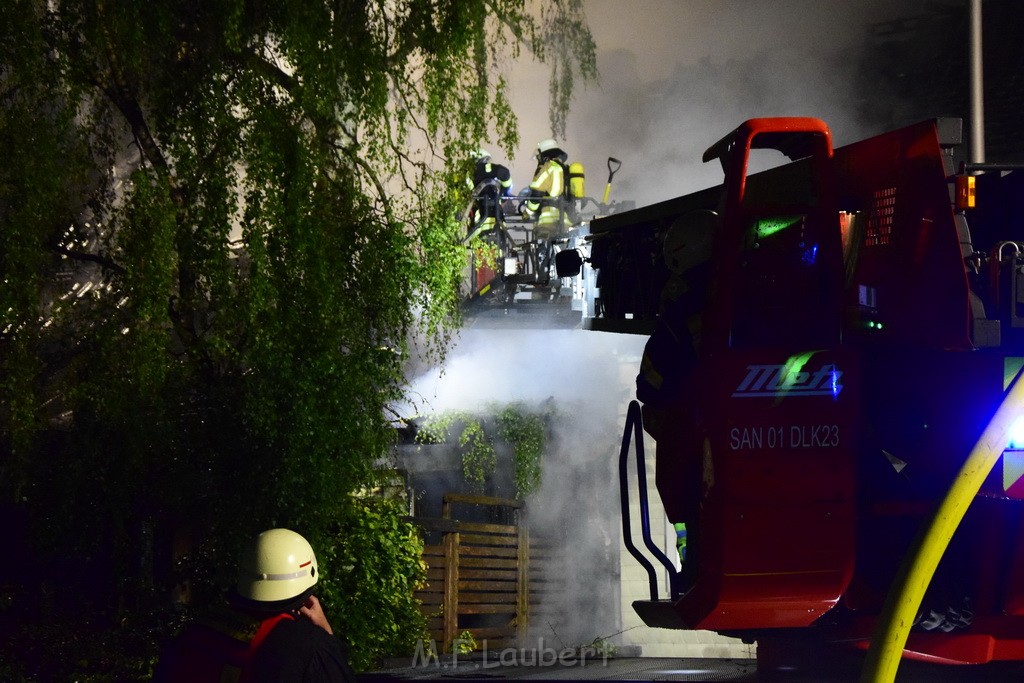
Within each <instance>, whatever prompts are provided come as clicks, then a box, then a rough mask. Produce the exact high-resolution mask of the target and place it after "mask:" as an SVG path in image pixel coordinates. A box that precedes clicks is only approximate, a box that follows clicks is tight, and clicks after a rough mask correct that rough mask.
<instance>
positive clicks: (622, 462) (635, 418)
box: [619, 401, 680, 601]
mask: <svg viewBox="0 0 1024 683" xmlns="http://www.w3.org/2000/svg"><path fill="white" fill-rule="evenodd" d="M631 429H632V432H633V436H634V439H633V440H634V441H635V442H636V448H635V450H636V475H637V486H638V488H639V494H640V528H641V535H642V536H643V539H644V545H645V546H646V547H647V550H649V551H650V553H651V554H652V555H654V557H655V558H657V559H658V561H659V562H661V564H662V565H664V566H665V568H666V569H668V575H669V586H668V588H669V595H670V596H671V598H672V600H675V599H676V598H677V597H679V593H680V591H679V573H678V572H677V571H676V568H675V566H674V565H673V564H672V562H671V561H670V560H669V559H668V557H666V556H665V553H663V552H662V551H661V549H659V548H658V546H656V545H655V544H654V540H653V539H652V538H651V520H650V504H649V502H648V499H647V468H646V465H645V462H644V437H643V416H642V413H641V412H640V404H639V403H638V402H637V401H630V403H629V407H628V408H627V409H626V427H625V429H624V430H623V432H622V449H621V450H620V451H619V495H620V498H621V504H622V538H623V540H624V542H625V544H626V549H627V550H629V554H630V555H632V556H633V557H634V558H636V561H637V562H639V563H640V564H641V565H642V566H643V568H644V569H646V570H647V578H648V581H649V582H650V588H651V600H652V601H654V600H657V599H658V576H657V572H656V571H655V569H654V565H653V564H651V562H650V560H648V559H647V558H646V557H644V554H643V553H642V552H641V551H640V549H639V548H637V547H636V546H635V545H633V532H632V529H631V524H630V521H629V483H628V459H629V444H630V430H631Z"/></svg>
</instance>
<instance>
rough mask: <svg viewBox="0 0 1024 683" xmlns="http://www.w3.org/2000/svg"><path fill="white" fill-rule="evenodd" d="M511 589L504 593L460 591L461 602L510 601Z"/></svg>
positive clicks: (489, 602)
mask: <svg viewBox="0 0 1024 683" xmlns="http://www.w3.org/2000/svg"><path fill="white" fill-rule="evenodd" d="M511 595H512V592H511V591H506V592H504V593H459V602H460V603H462V602H471V603H474V604H499V603H500V604H505V603H508V602H509V597H510V596H511Z"/></svg>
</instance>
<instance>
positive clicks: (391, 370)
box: [0, 0, 594, 609]
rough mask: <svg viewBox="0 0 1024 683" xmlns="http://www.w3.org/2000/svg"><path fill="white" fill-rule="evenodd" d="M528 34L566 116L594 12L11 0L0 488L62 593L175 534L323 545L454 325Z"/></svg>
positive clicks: (5, 51) (0, 297)
mask: <svg viewBox="0 0 1024 683" xmlns="http://www.w3.org/2000/svg"><path fill="white" fill-rule="evenodd" d="M523 48H525V49H526V50H527V51H529V52H532V53H533V54H535V55H537V56H540V57H546V58H548V60H549V61H550V62H551V63H552V64H554V65H555V67H556V68H555V71H554V72H553V74H554V75H553V78H554V79H557V82H559V83H561V84H563V86H564V87H563V88H562V89H559V90H558V91H557V96H556V97H555V98H554V100H553V106H552V113H551V116H552V126H553V130H554V131H555V132H556V133H557V132H564V122H565V114H566V111H567V108H568V104H569V89H570V87H571V86H572V84H573V75H574V74H575V75H577V76H582V77H583V78H590V77H592V76H593V75H594V45H593V42H592V40H591V38H590V35H589V32H588V31H587V30H586V26H585V23H584V22H583V17H582V9H581V2H580V0H570V1H557V0H536V2H527V0H445V1H438V0H333V1H332V0H273V1H268V0H247V1H243V0H147V1H146V2H137V1H136V0H99V1H96V0H49V1H44V0H8V1H7V2H4V3H2V5H0V108H2V116H0V145H2V148H0V152H2V154H3V160H4V163H3V164H2V165H0V285H2V287H0V456H2V461H0V487H2V493H3V501H4V505H5V508H4V509H5V511H8V512H10V513H11V514H13V515H14V517H13V518H14V519H21V520H24V528H25V530H26V531H29V532H31V533H27V534H26V536H28V537H31V538H33V539H36V542H37V544H38V546H37V547H33V548H30V550H29V553H30V554H35V556H36V557H44V556H45V557H46V558H47V559H49V560H53V561H54V562H56V564H50V565H48V566H49V567H50V568H52V569H53V570H54V571H57V569H58V568H60V567H63V566H65V564H64V563H65V561H64V560H62V559H60V558H58V557H56V553H52V552H51V553H50V555H46V553H47V550H46V549H47V548H49V549H52V548H55V547H59V548H60V549H61V555H62V557H64V558H73V560H72V559H67V560H66V564H67V565H71V564H74V566H75V571H72V572H69V573H68V574H67V575H66V576H65V577H64V578H63V579H62V581H61V582H59V583H60V585H63V586H65V587H67V589H68V595H74V596H91V597H92V598H93V599H94V600H95V603H96V604H95V605H92V607H95V608H96V609H112V608H113V607H114V606H124V605H125V604H128V603H131V602H132V601H133V600H138V599H141V598H140V595H141V593H140V591H142V588H140V587H139V586H144V585H149V584H148V583H147V581H148V578H147V577H152V576H153V575H155V574H158V573H159V572H158V571H157V568H156V565H157V564H159V559H160V558H159V557H154V556H153V554H152V553H149V552H148V551H147V550H146V548H150V547H153V544H154V540H153V539H154V537H157V539H158V540H159V536H160V534H161V533H162V531H161V530H162V529H169V530H170V533H176V532H177V531H180V530H182V529H185V530H194V531H197V532H198V534H197V535H196V538H198V539H199V540H198V544H199V547H201V548H202V549H203V551H202V552H204V553H207V555H205V557H209V558H213V559H216V560H218V561H219V562H218V563H216V566H220V567H224V566H227V567H230V564H231V563H232V561H233V559H231V557H232V555H231V554H232V553H233V552H234V550H235V547H234V546H233V544H237V543H238V542H239V540H240V539H242V538H244V537H246V536H247V535H248V534H249V533H250V532H253V531H256V530H259V529H261V528H265V527H267V526H270V525H287V526H293V527H294V528H297V529H301V530H303V531H304V532H305V533H306V534H307V535H309V536H310V537H311V539H312V540H314V542H315V543H321V544H324V543H330V542H331V540H330V539H332V538H334V537H335V536H334V534H337V520H338V519H339V518H344V517H345V515H346V514H349V513H348V512H347V508H348V507H349V505H350V500H351V499H350V497H349V495H348V494H349V493H350V492H351V491H353V490H354V489H356V488H357V487H358V486H360V485H362V484H364V483H366V482H367V481H368V480H369V479H371V477H372V465H373V463H374V461H375V460H376V459H378V458H380V457H381V456H382V455H383V454H384V453H386V452H387V448H388V446H389V444H390V442H391V439H392V435H391V429H390V425H389V423H388V420H387V418H386V415H385V414H384V412H383V408H384V406H385V405H387V404H388V403H389V402H390V401H392V400H394V399H396V398H397V396H398V394H399V393H400V391H401V386H402V384H403V379H404V378H403V368H404V367H405V363H406V361H407V360H408V358H409V355H410V353H412V352H413V350H412V349H410V343H409V340H410V339H413V338H422V339H426V340H428V342H427V345H426V347H425V348H426V352H427V353H434V354H441V353H443V350H444V348H445V346H446V344H447V342H448V340H449V338H450V335H451V333H452V331H453V330H454V329H455V326H456V325H457V321H458V310H457V307H458V280H459V277H460V272H461V268H462V266H463V260H464V258H465V254H464V251H463V248H462V247H461V245H460V238H461V235H460V234H459V231H460V229H461V228H460V226H459V225H457V223H456V222H455V219H454V217H455V216H456V214H457V211H458V207H460V206H462V205H463V204H464V200H465V197H464V196H461V195H462V193H465V192H466V188H465V183H464V178H465V176H466V172H467V169H468V167H467V159H466V156H467V154H466V152H467V150H469V149H471V148H473V147H475V145H476V144H477V142H478V141H479V140H481V139H483V138H489V139H491V140H496V141H497V142H498V143H499V144H500V145H501V146H502V147H504V148H506V149H513V148H514V147H515V146H516V145H517V143H518V140H517V138H518V133H517V128H516V124H515V121H514V116H513V113H512V110H511V107H510V104H509V100H508V93H507V88H506V82H505V80H504V79H503V77H502V75H501V74H502V68H503V66H504V65H506V64H508V63H509V60H510V58H514V57H516V56H518V55H519V51H520V49H523ZM554 82H555V81H553V83H554ZM37 531H38V532H39V533H38V535H37V533H36V532H37ZM403 533H404V532H403ZM197 552H198V551H197ZM147 563H148V564H147ZM39 564H40V565H42V564H43V562H42V561H41V562H40V563H39ZM197 564H202V563H197ZM206 571H207V572H213V570H211V569H209V567H207V569H206ZM325 575H328V572H325ZM196 576H198V575H196ZM46 577H47V575H46V574H45V572H44V573H43V574H40V575H37V576H35V578H34V579H33V580H39V581H44V580H46ZM112 577H116V579H117V580H113V579H112ZM3 578H5V579H6V578H7V577H3ZM15 578H16V579H18V578H20V577H15ZM193 578H194V579H195V576H194V577H193ZM208 578H210V585H213V584H214V583H215V582H214V579H215V578H217V577H214V576H213V575H212V574H211V576H210V577H208ZM132 581H135V583H132ZM85 583H89V584H90V585H89V589H88V590H83V586H82V585H81V584H85ZM69 584H77V585H75V586H71V585H69ZM201 585H202V582H201V581H199V580H198V579H196V580H195V583H194V586H193V589H194V590H195V591H199V590H200V588H201ZM112 596H117V599H115V600H112V599H111V597H112ZM200 597H201V596H200ZM58 602H59V601H58ZM72 607H73V608H75V609H77V608H78V607H79V606H78V605H72ZM55 609H56V608H55Z"/></svg>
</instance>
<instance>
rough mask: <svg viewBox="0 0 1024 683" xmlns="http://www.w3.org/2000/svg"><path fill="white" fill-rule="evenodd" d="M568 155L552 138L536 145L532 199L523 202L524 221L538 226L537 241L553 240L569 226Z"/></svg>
mask: <svg viewBox="0 0 1024 683" xmlns="http://www.w3.org/2000/svg"><path fill="white" fill-rule="evenodd" d="M568 158H569V155H568V154H566V153H565V152H564V151H563V150H562V149H561V148H560V147H559V146H558V143H557V142H555V141H554V140H553V139H552V138H547V139H545V140H541V141H540V143H538V144H537V170H536V171H534V174H533V181H532V182H531V183H530V194H529V197H528V198H527V199H526V201H525V202H523V207H522V212H523V216H524V217H525V218H529V219H531V220H533V221H535V222H536V228H535V229H534V235H535V236H536V237H537V238H538V239H543V240H550V239H551V237H552V236H553V235H555V234H557V233H560V232H562V231H564V229H565V228H566V226H567V224H568V220H567V207H566V204H565V193H566V185H565V178H566V167H565V162H566V161H567V160H568Z"/></svg>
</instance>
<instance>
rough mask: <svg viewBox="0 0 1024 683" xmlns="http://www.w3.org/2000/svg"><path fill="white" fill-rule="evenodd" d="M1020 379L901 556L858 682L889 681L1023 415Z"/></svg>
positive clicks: (1022, 386)
mask: <svg viewBox="0 0 1024 683" xmlns="http://www.w3.org/2000/svg"><path fill="white" fill-rule="evenodd" d="M1020 378H1021V375H1020V374H1018V375H1017V376H1016V378H1015V379H1014V380H1013V382H1012V384H1011V385H1010V388H1009V390H1008V391H1007V393H1006V396H1005V397H1004V398H1003V402H1002V403H1001V404H1000V405H999V409H998V410H996V413H995V415H993V416H992V419H991V421H989V423H988V426H987V427H986V428H985V431H984V432H982V434H981V437H980V438H979V439H978V443H976V444H975V445H974V448H973V449H971V453H970V455H968V456H967V460H966V461H965V462H964V464H963V467H961V468H960V472H959V473H958V474H957V476H956V479H955V480H954V481H953V485H952V486H951V487H950V489H949V492H948V493H947V494H946V497H945V499H944V500H943V501H942V505H940V506H939V508H938V509H937V510H936V512H935V515H934V516H933V517H932V519H931V521H930V522H929V525H928V527H927V528H926V530H925V531H924V533H922V534H918V537H917V538H916V539H915V542H914V545H912V546H911V548H910V550H909V551H908V552H907V555H906V557H905V558H904V560H903V564H902V565H901V566H900V572H899V574H898V576H897V577H896V580H895V581H894V582H893V587H892V588H891V589H890V590H889V595H888V596H887V597H886V600H885V606H884V607H883V608H882V614H881V615H880V617H879V620H878V625H877V626H876V627H875V632H874V634H873V635H872V637H871V646H870V647H869V648H868V653H867V658H866V660H865V662H864V670H863V671H862V673H861V678H860V680H861V682H862V683H889V682H891V681H893V680H895V678H896V669H897V668H898V667H899V664H900V657H901V656H902V654H903V648H904V647H905V646H906V644H907V635H908V634H909V633H910V627H911V625H913V623H914V618H915V617H916V616H917V611H918V609H919V608H920V607H921V600H922V599H923V598H924V593H925V590H927V588H928V584H929V583H930V582H931V580H932V575H933V574H934V573H935V569H936V567H938V565H939V560H941V559H942V555H943V553H945V551H946V547H947V546H948V545H949V541H950V539H951V538H952V537H953V533H954V532H955V531H956V528H957V527H958V526H959V525H960V521H961V520H962V519H963V517H964V514H965V513H966V512H967V508H968V507H969V506H970V504H971V501H972V500H974V497H975V496H976V495H977V494H978V490H979V489H980V488H981V484H982V482H984V481H985V478H986V477H987V476H988V474H989V472H991V471H992V468H993V467H994V466H995V464H996V461H997V460H999V456H1000V455H1002V453H1003V451H1004V450H1005V449H1006V446H1007V443H1008V442H1009V435H1008V432H1009V430H1010V427H1011V425H1012V424H1013V421H1014V420H1015V419H1016V418H1018V417H1020V416H1021V415H1022V414H1024V381H1021V380H1020Z"/></svg>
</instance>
